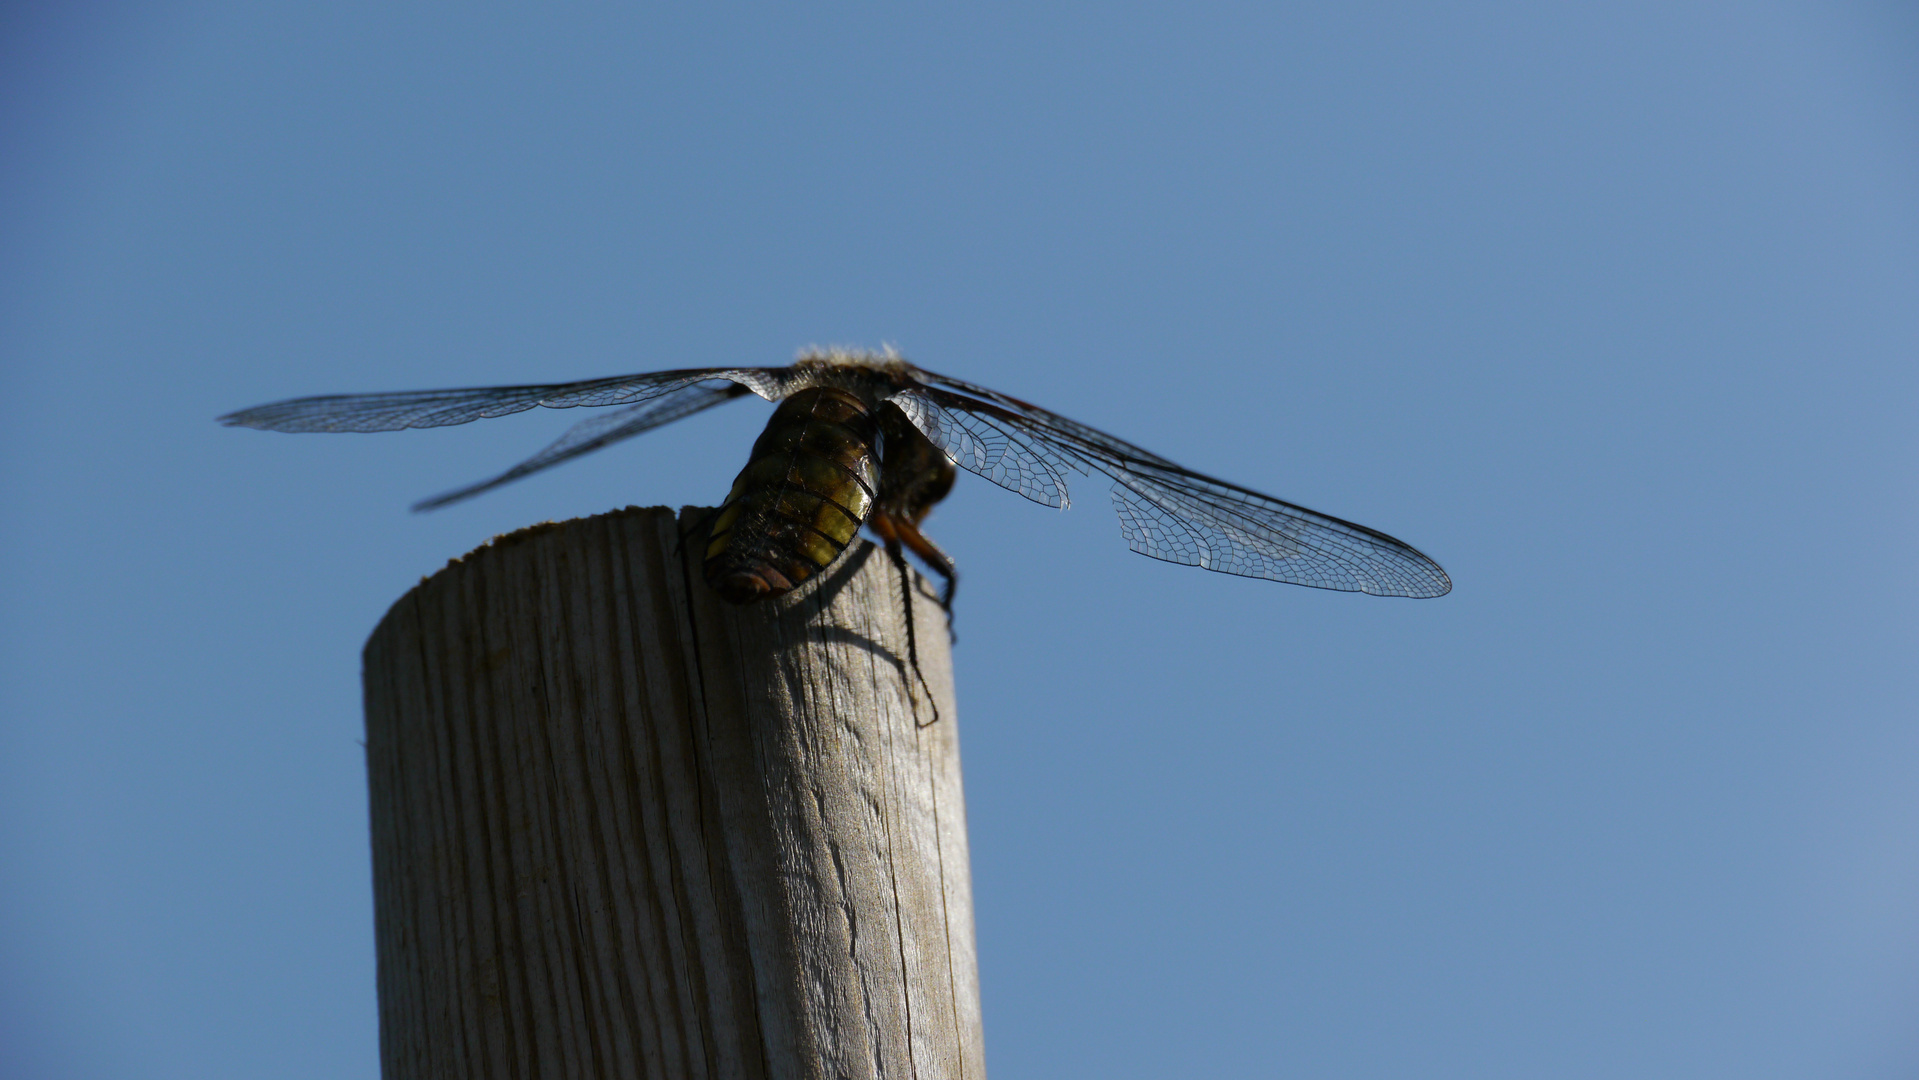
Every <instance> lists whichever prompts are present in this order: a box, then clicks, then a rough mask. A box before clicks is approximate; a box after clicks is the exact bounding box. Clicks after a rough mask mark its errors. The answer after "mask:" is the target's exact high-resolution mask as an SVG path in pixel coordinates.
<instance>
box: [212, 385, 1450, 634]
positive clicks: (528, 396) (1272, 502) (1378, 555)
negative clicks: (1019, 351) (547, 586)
mask: <svg viewBox="0 0 1919 1080" xmlns="http://www.w3.org/2000/svg"><path fill="white" fill-rule="evenodd" d="M748 394H755V395H758V396H759V397H761V398H764V399H766V400H767V401H771V402H777V403H778V407H777V408H776V409H775V410H774V413H773V416H772V418H771V419H770V420H769V421H768V422H767V426H766V429H765V430H764V431H763V432H762V433H761V435H760V437H759V439H758V440H757V441H756V442H755V443H754V446H753V451H752V454H751V455H750V456H749V458H748V462H747V465H746V468H744V469H742V470H741V471H740V474H739V476H738V478H737V479H736V480H735V481H734V484H733V488H732V491H731V492H730V493H729V494H728V495H727V498H726V501H725V502H723V503H721V504H720V506H719V507H718V508H717V509H716V510H715V511H713V512H712V513H711V514H709V515H708V517H707V518H706V520H705V521H704V522H703V523H702V525H701V526H700V527H701V528H703V529H704V531H705V532H706V534H707V535H706V547H705V549H704V564H703V572H704V576H705V579H706V581H707V583H708V584H709V585H710V586H711V587H712V588H713V589H714V590H715V591H716V592H718V593H719V594H720V596H722V597H723V598H725V599H726V600H728V601H731V602H733V603H736V604H747V603H752V602H754V601H758V600H761V599H764V598H767V597H771V596H778V595H780V594H782V593H785V592H788V591H790V590H792V589H794V588H797V587H798V586H799V585H801V584H802V583H804V582H805V581H806V580H807V579H809V578H811V577H813V576H814V575H816V574H818V573H819V572H821V571H823V570H825V569H826V568H827V567H828V566H829V565H831V564H832V562H833V561H834V560H835V559H837V558H838V557H839V555H840V553H841V552H842V551H844V550H845V549H846V547H847V546H848V545H849V544H850V543H852V541H853V539H854V537H855V536H857V535H858V533H859V531H860V529H861V528H862V527H864V528H867V529H869V530H871V531H872V533H873V534H875V535H876V536H878V537H879V539H880V540H881V542H882V543H883V544H884V545H885V547H886V550H887V552H888V553H889V554H890V555H891V557H892V559H893V561H894V562H895V563H896V564H898V565H899V566H900V567H901V568H902V571H903V570H904V567H905V562H904V556H903V554H902V551H901V549H902V547H904V548H905V549H907V550H910V551H912V552H913V554H914V555H916V556H918V557H919V559H920V560H921V561H922V562H924V563H925V564H926V565H927V566H928V567H929V568H930V569H932V570H933V572H934V573H936V574H938V575H939V576H940V577H941V578H942V579H943V588H942V590H941V595H940V602H941V606H942V607H944V608H945V609H946V612H947V614H948V616H949V618H950V616H951V614H952V603H953V592H954V588H955V586H956V585H957V583H958V571H957V569H956V567H955V564H954V562H953V559H952V558H951V557H950V556H948V555H947V554H946V552H945V551H943V550H942V549H941V548H940V547H939V546H938V545H937V544H935V543H934V542H933V541H932V540H931V539H929V538H928V537H927V536H926V534H925V533H924V532H923V531H922V530H921V527H920V526H921V523H922V522H923V521H924V520H925V518H926V516H927V514H928V513H929V512H930V511H931V510H932V509H933V507H934V505H935V504H937V503H938V502H939V501H940V500H941V499H943V498H945V497H946V495H947V493H948V492H950V491H951V490H952V487H953V483H954V480H955V478H956V476H957V470H958V469H964V470H966V471H967V472H970V473H973V474H975V475H977V476H982V477H985V478H986V479H988V480H991V481H992V482H993V483H995V484H998V485H999V486H1001V487H1003V488H1006V489H1008V490H1010V491H1015V492H1018V493H1019V494H1021V495H1023V496H1025V497H1026V498H1028V499H1030V500H1032V501H1034V502H1036V503H1040V504H1042V505H1045V506H1051V507H1056V508H1060V509H1064V508H1065V507H1066V506H1067V505H1068V503H1069V498H1068V482H1069V479H1072V478H1075V477H1096V476H1097V477H1104V478H1105V479H1107V480H1110V481H1111V484H1112V489H1111V490H1112V502H1113V509H1114V510H1115V511H1116V512H1117V513H1118V515H1119V521H1120V529H1121V532H1122V534H1123V535H1124V537H1125V539H1126V543H1127V545H1128V546H1129V547H1131V548H1132V549H1133V550H1134V551H1136V552H1139V553H1140V554H1142V555H1147V556H1151V557H1152V558H1155V559H1161V560H1164V561H1166V562H1171V563H1180V564H1183V565H1187V566H1198V567H1203V568H1204V569H1207V570H1215V571H1219V572H1221V573H1226V574H1238V575H1241V576H1244V577H1251V578H1263V579H1265V580H1268V581H1279V582H1287V583H1290V584H1294V585H1304V586H1308V587H1311V588H1316V589H1335V590H1340V591H1345V592H1358V593H1367V594H1371V595H1374V596H1404V597H1417V598H1428V597H1436V596H1443V595H1445V594H1446V593H1447V592H1449V591H1451V589H1452V580H1451V579H1450V578H1448V577H1447V576H1446V572H1445V571H1444V570H1442V569H1441V568H1440V566H1439V564H1438V563H1436V562H1434V561H1433V560H1432V559H1430V558H1428V557H1426V556H1425V555H1423V554H1421V553H1420V552H1419V551H1418V550H1417V549H1415V548H1413V547H1412V546H1411V545H1409V544H1407V543H1405V542H1403V541H1401V540H1396V539H1394V538H1393V537H1391V536H1388V535H1386V534H1385V533H1383V532H1380V531H1378V530H1376V529H1370V528H1367V527H1366V526H1364V525H1358V524H1355V523H1353V522H1350V521H1345V520H1342V519H1340V518H1336V517H1332V516H1330V515H1327V514H1322V513H1319V512H1318V511H1316V510H1308V509H1306V508H1305V507H1303V506H1299V505H1297V504H1295V503H1290V502H1286V501H1285V500H1283V499H1276V498H1273V497H1272V496H1270V495H1262V494H1260V493H1259V492H1257V491H1253V490H1252V489H1250V488H1244V487H1241V486H1239V485H1237V484H1233V483H1229V482H1228V481H1225V480H1220V479H1218V478H1215V477H1211V476H1207V475H1205V474H1204V473H1199V472H1195V471H1193V470H1191V469H1188V468H1186V467H1184V466H1182V465H1177V464H1175V463H1173V462H1172V461H1169V460H1167V459H1166V458H1163V457H1160V456H1159V455H1157V454H1154V453H1151V452H1149V451H1147V450H1143V449H1141V448H1140V447H1138V446H1135V445H1133V444H1132V443H1129V442H1126V441H1125V440H1123V439H1119V438H1116V437H1114V436H1112V435H1108V434H1106V433H1105V432H1103V431H1099V430H1096V429H1094V428H1091V427H1088V426H1086V425H1084V424H1081V423H1078V422H1076V421H1073V420H1068V419H1067V418H1066V417H1064V416H1061V415H1059V414H1058V413H1054V412H1050V411H1048V410H1046V409H1042V408H1040V407H1039V406H1037V405H1033V404H1030V403H1028V402H1025V401H1021V400H1020V399H1019V398H1016V397H1012V396H1010V395H1007V394H1002V393H1000V392H999V391H997V390H989V389H987V388H986V387H983V386H978V385H975V384H973V383H969V382H964V381H962V380H960V379H955V378H953V377H951V376H948V375H940V374H937V373H935V372H931V371H927V370H925V369H924V368H920V367H916V366H915V365H913V364H912V363H909V362H908V361H907V360H906V359H905V358H903V357H901V356H900V355H899V354H898V353H896V352H894V351H893V350H892V349H890V348H888V349H885V350H882V351H880V352H866V351H859V350H848V349H809V350H805V351H803V352H802V353H801V354H800V356H799V357H798V358H797V359H796V360H795V362H794V363H792V364H790V365H787V366H785V367H758V368H685V369H680V370H675V371H655V372H648V373H645V374H639V375H615V376H611V377H609V378H601V379H586V380H583V381H580V382H569V383H553V384H546V385H536V386H488V387H475V388H470V389H460V390H416V391H409V392H402V393H384V394H328V395H322V396H319V397H303V398H294V399H291V400H288V401H280V402H275V403H273V404H268V405H259V406H256V407H254V408H251V409H242V410H240V411H238V412H233V413H228V414H227V415H225V416H222V417H220V418H219V420H220V422H221V423H223V424H227V425H229V426H233V427H248V428H260V429H264V430H268V431H288V432H311V431H398V430H402V429H407V428H429V427H445V426H449V425H453V424H465V423H469V422H471V421H474V420H481V419H487V418H490V417H496V416H507V415H510V414H513V413H520V412H525V411H527V410H529V409H533V408H548V409H571V408H585V407H592V408H610V409H611V411H609V412H604V413H596V414H595V415H593V416H591V417H589V418H587V419H585V420H583V421H581V422H579V423H578V424H575V425H574V426H573V427H572V428H571V429H569V430H568V431H567V432H566V433H565V434H563V435H561V436H560V437H559V439H557V440H555V441H554V442H553V443H552V444H551V445H549V446H547V447H545V448H544V449H542V450H541V451H540V452H539V453H536V454H534V455H533V456H532V457H529V458H527V459H526V460H525V461H522V462H520V463H519V464H517V465H515V466H513V467H512V468H510V469H508V470H506V471H505V472H503V473H501V474H499V475H498V476H494V477H491V478H489V479H486V480H482V481H480V482H479V483H475V484H469V485H467V486H466V487H462V488H458V489H455V490H453V491H449V492H446V493H445V494H442V495H436V496H434V497H432V498H429V499H424V500H422V501H420V502H418V503H416V504H414V509H415V510H431V509H435V508H438V507H442V506H447V505H449V504H452V503H456V502H460V501H462V500H464V499H469V498H472V497H473V496H475V495H479V494H481V493H483V492H486V491H491V490H493V489H494V488H497V487H500V486H501V485H503V484H508V483H511V482H513V481H515V480H519V479H522V478H524V477H527V476H531V475H532V474H534V473H537V472H541V471H544V470H546V469H550V468H552V467H553V466H555V465H559V464H561V463H562V462H566V461H571V460H573V459H574V458H577V457H580V456H582V455H584V454H590V453H593V452H594V451H596V450H600V449H603V448H605V447H607V446H611V445H612V444H614V443H616V442H620V441H622V440H625V439H630V438H632V437H633V436H635V435H639V434H641V433H643V432H646V431H650V430H652V429H654V428H656V427H659V426H661V425H662V424H667V423H671V422H672V421H675V420H680V419H684V418H685V417H688V416H692V415H693V414H695V413H698V412H702V411H704V410H706V409H710V408H713V407H714V406H717V405H721V404H724V403H726V402H729V401H733V400H735V399H737V398H741V397H745V396H746V395H748ZM902 581H904V574H902ZM910 602H911V600H910V593H909V596H908V603H909V604H910ZM908 625H909V627H910V625H911V623H910V620H909V623H908Z"/></svg>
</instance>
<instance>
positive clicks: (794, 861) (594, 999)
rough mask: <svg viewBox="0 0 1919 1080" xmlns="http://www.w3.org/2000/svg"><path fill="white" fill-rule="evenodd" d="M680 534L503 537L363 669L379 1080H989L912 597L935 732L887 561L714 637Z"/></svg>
mask: <svg viewBox="0 0 1919 1080" xmlns="http://www.w3.org/2000/svg"><path fill="white" fill-rule="evenodd" d="M697 514H698V512H697V511H687V512H686V514H685V515H682V518H681V520H683V521H688V522H690V521H692V520H695V519H696V518H697ZM687 515H692V516H687ZM678 527H679V526H678V525H677V524H676V521H675V518H674V515H673V514H672V513H671V512H669V511H667V510H664V509H645V510H643V509H627V510H624V511H619V512H616V513H610V514H604V515H601V516H599V517H594V518H586V519H581V520H575V521H568V522H562V523H559V524H549V525H540V526H535V527H533V528H530V529H525V530H522V531H520V532H517V533H513V534H511V535H509V536H504V537H500V538H498V539H496V540H495V541H493V542H492V543H491V544H489V545H487V546H486V547H483V548H480V549H479V550H477V551H475V552H473V553H472V554H470V555H468V556H466V557H465V558H463V559H459V560H456V561H455V562H453V563H451V564H449V565H448V566H447V567H446V569H444V570H442V571H440V572H439V573H437V574H435V575H433V576H432V577H430V578H428V579H426V580H424V581H422V582H421V583H420V585H419V586H418V587H417V588H415V589H414V590H413V591H412V592H410V593H408V594H407V595H406V596H405V597H404V598H402V599H401V600H400V602H399V603H397V604H395V605H394V607H393V609H392V611H390V612H389V613H388V614H387V616H386V618H385V619H384V620H383V621H382V622H381V624H380V626H379V628H378V629H377V630H375V631H374V633H373V636H372V638H371V639H370V640H369V641H368V642H367V647H366V653H365V687H366V717H367V768H368V774H369V786H370V789H371V801H372V825H373V861H374V875H373V877H374V899H375V921H376V924H377V937H378V946H379V991H380V1053H381V1062H382V1072H383V1075H384V1076H385V1077H386V1078H387V1080H401V1078H409V1080H410V1078H416V1077H436V1078H437V1077H449V1078H450V1077H459V1078H463V1080H488V1078H494V1077H514V1078H520V1080H527V1078H534V1077H541V1078H548V1077H595V1078H598V1077H629V1076H630V1077H661V1078H679V1077H714V1078H728V1080H731V1078H734V1077H766V1078H788V1077H847V1078H869V1077H870V1078H881V1077H884V1078H903V1077H917V1078H919V1080H960V1078H962V1077H965V1078H973V1077H983V1076H984V1072H985V1070H984V1065H983V1060H982V1056H981V1036H980V1018H979V991H978V983H977V978H976V973H975V967H974V952H973V914H972V893H971V887H970V884H969V879H968V872H967V850H966V823H965V807H964V802H963V799H962V795H961V789H960V766H959V745H958V741H957V731H956V729H955V718H956V709H955V708H954V704H953V696H952V674H951V672H952V669H951V660H950V655H949V651H948V646H947V641H948V639H947V633H946V624H945V616H944V614H943V613H942V612H941V611H940V609H939V607H938V605H937V603H936V602H935V601H934V599H933V593H932V591H931V590H930V589H929V588H927V587H926V586H925V585H924V583H923V582H921V581H920V580H919V579H918V576H917V575H913V586H914V590H915V596H914V601H915V602H914V603H913V605H912V608H913V614H914V616H915V621H916V624H917V627H918V632H917V638H918V647H919V654H920V656H919V659H920V668H921V670H922V672H923V673H924V675H925V678H926V681H927V683H928V684H929V685H930V688H931V691H932V693H933V695H934V696H935V700H936V701H937V703H938V713H937V715H938V716H939V717H940V720H939V721H938V722H937V723H933V722H930V721H931V719H932V717H933V715H935V714H934V713H933V712H932V703H931V702H929V701H928V700H927V692H926V690H924V689H922V688H921V687H920V686H919V682H918V679H917V678H916V677H915V676H914V675H913V673H912V672H911V671H910V670H909V669H908V667H907V665H906V664H905V663H904V662H903V660H902V659H901V658H902V657H903V656H904V654H905V652H906V640H907V639H906V627H905V622H904V617H903V610H902V609H903V604H902V601H901V582H900V570H899V568H897V567H896V566H895V565H894V564H893V563H892V561H891V560H889V559H888V558H886V556H885V555H884V553H882V552H878V551H876V550H875V549H874V548H873V547H872V546H871V545H869V544H866V543H864V542H859V543H856V544H855V545H854V546H853V548H851V549H849V551H848V553H847V555H846V556H845V557H843V558H842V559H841V560H840V561H839V562H837V563H835V564H834V565H833V566H832V567H831V568H829V570H828V571H827V572H826V573H824V574H822V575H821V576H820V577H819V578H818V579H816V580H815V581H813V582H809V583H808V584H807V585H805V586H802V587H801V588H800V589H798V590H796V591H795V592H794V593H791V594H788V595H787V596H784V597H780V598H778V599H776V600H772V601H767V602H764V603H761V604H758V605H754V606H749V607H744V608H736V607H732V606H730V605H728V604H726V603H725V602H723V601H721V600H720V599H719V598H718V597H717V596H715V595H714V594H713V593H712V591H711V590H709V589H708V588H707V587H706V586H705V585H704V583H703V582H702V581H701V580H700V573H699V566H698V561H697V559H698V547H699V545H698V544H697V543H689V544H687V545H686V547H687V548H688V550H687V551H684V552H682V551H680V550H678V537H677V529H678Z"/></svg>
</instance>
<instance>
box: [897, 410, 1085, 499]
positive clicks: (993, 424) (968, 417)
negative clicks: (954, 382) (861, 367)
mask: <svg viewBox="0 0 1919 1080" xmlns="http://www.w3.org/2000/svg"><path fill="white" fill-rule="evenodd" d="M890 400H891V401H892V402H893V404H895V405H897V406H899V409H900V411H901V412H903V413H905V414H906V417H907V419H909V420H911V421H912V422H913V426H914V427H916V428H918V429H919V430H920V433H921V434H923V435H925V436H926V438H927V439H928V440H929V441H930V442H932V444H933V445H934V446H937V447H939V448H940V449H941V450H943V451H945V452H946V456H947V457H949V458H952V459H953V462H954V464H956V465H958V466H959V467H960V468H962V469H966V470H967V471H969V472H973V473H977V474H979V475H980V476H984V477H985V478H987V479H988V480H991V481H992V482H993V483H995V484H998V485H999V486H1001V487H1003V488H1005V489H1007V490H1008V491H1017V492H1019V493H1020V494H1021V495H1024V496H1026V497H1027V498H1029V499H1031V500H1033V501H1034V502H1036V503H1040V504H1042V505H1045V506H1051V507H1056V508H1058V509H1061V510H1064V509H1065V508H1066V507H1067V506H1069V505H1071V503H1072V499H1071V496H1070V494H1069V492H1068V491H1067V488H1066V476H1067V474H1068V473H1072V472H1080V473H1083V472H1085V471H1086V469H1085V467H1084V465H1083V464H1081V462H1080V461H1079V459H1078V457H1077V456H1076V455H1073V454H1070V453H1063V452H1061V448H1060V447H1058V446H1057V445H1055V444H1053V443H1051V442H1048V441H1047V440H1044V439H1034V438H1032V437H1030V435H1028V434H1027V433H1026V432H1024V431H1022V430H1021V429H1020V427H1019V419H1018V417H1015V416H1009V415H1007V414H1005V413H1004V412H1003V410H994V411H990V412H989V411H975V410H973V409H969V408H967V407H966V404H965V403H964V399H962V398H959V397H958V396H957V395H953V394H947V393H945V392H943V391H940V390H935V389H931V388H920V389H908V390H902V391H900V392H899V393H897V394H894V395H893V397H892V398H891V399H890Z"/></svg>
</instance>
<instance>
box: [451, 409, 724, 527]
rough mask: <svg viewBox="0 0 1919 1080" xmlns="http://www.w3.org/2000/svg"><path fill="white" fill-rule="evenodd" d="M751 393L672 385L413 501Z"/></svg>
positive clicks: (511, 474) (536, 467)
mask: <svg viewBox="0 0 1919 1080" xmlns="http://www.w3.org/2000/svg"><path fill="white" fill-rule="evenodd" d="M747 392H748V390H747V388H746V387H745V386H742V385H740V384H739V383H736V382H713V381H707V382H701V383H694V384H692V385H690V386H681V387H679V388H677V389H673V390H668V391H666V392H664V393H661V394H659V395H657V396H655V397H653V398H650V399H648V400H646V401H642V402H640V403H639V404H637V405H629V406H627V407H626V408H624V409H619V410H616V411H614V412H610V413H602V414H600V415H597V416H589V417H587V418H586V419H585V420H582V421H580V422H579V423H577V424H575V425H573V426H572V427H570V428H568V429H567V431H566V434H564V435H561V436H560V437H559V438H558V439H555V440H554V441H553V443H552V445H550V446H548V447H546V448H545V449H544V450H541V451H540V452H539V453H537V454H534V455H533V456H532V457H530V458H527V459H526V460H525V461H522V462H520V463H519V464H518V465H515V466H513V467H512V468H511V469H508V470H507V471H505V472H503V473H501V474H500V475H498V476H496V477H493V478H492V479H490V480H482V481H480V482H479V483H477V484H470V485H468V486H466V487H463V488H459V489H457V490H454V491H449V492H447V493H445V494H443V495H435V496H434V497H433V498H431V499H422V500H421V501H419V502H417V503H414V504H413V509H415V510H437V509H439V508H440V507H442V506H446V505H449V504H451V503H456V502H460V501H461V500H463V499H470V498H472V497H473V496H475V495H478V494H480V493H482V492H486V491H491V490H493V489H494V488H496V487H499V486H500V485H502V484H510V483H512V482H513V481H515V480H518V479H520V478H521V477H523V476H531V475H532V474H534V473H536V472H540V471H541V470H544V469H550V468H552V467H553V466H555V465H558V464H560V463H561V462H563V461H571V460H573V459H574V458H576V457H579V456H581V455H583V454H590V453H592V452H593V451H595V450H598V449H600V448H601V447H605V446H611V445H612V444H614V443H616V442H619V441H620V440H622V439H630V438H632V437H633V436H635V435H638V434H640V433H641V432H645V431H651V430H653V429H654V428H656V427H659V426H660V425H662V424H670V423H672V422H673V421H675V420H678V419H681V418H682V417H687V416H691V415H693V414H694V413H696V412H699V411H701V410H703V409H710V408H712V407H713V406H715V405H718V404H721V403H722V402H727V401H732V400H733V399H734V398H737V397H742V396H744V395H745V394H746V393H747Z"/></svg>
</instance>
